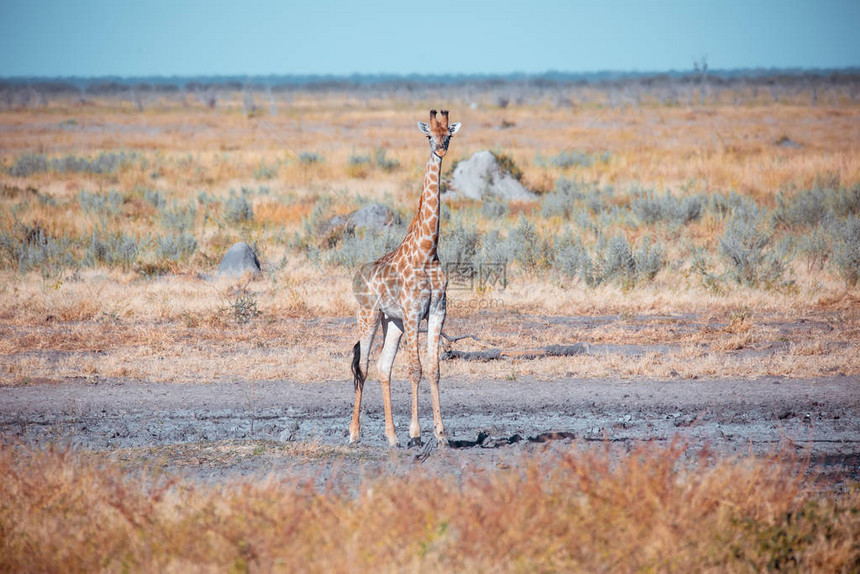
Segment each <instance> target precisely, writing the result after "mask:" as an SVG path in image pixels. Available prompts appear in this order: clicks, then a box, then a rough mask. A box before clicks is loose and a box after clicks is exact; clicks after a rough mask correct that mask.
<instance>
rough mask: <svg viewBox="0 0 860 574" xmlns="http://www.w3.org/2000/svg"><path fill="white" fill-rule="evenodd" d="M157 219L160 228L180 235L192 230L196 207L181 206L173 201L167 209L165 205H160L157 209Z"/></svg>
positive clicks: (191, 204) (189, 205)
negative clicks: (159, 222)
mask: <svg viewBox="0 0 860 574" xmlns="http://www.w3.org/2000/svg"><path fill="white" fill-rule="evenodd" d="M158 217H159V220H160V221H161V226H162V227H164V228H165V229H170V230H174V231H178V232H180V233H181V232H184V231H190V230H191V229H193V228H194V222H195V220H196V219H197V207H196V206H195V205H194V204H193V203H189V204H188V205H185V206H183V205H180V204H179V203H178V202H176V201H174V202H173V203H172V204H171V205H170V207H169V208H168V207H167V205H166V204H165V203H162V204H161V205H160V207H159V209H158Z"/></svg>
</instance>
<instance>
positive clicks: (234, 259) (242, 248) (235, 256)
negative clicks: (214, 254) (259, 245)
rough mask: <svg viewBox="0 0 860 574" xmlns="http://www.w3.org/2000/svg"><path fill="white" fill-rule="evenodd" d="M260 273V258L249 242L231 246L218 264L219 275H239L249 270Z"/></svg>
mask: <svg viewBox="0 0 860 574" xmlns="http://www.w3.org/2000/svg"><path fill="white" fill-rule="evenodd" d="M249 271H250V272H251V273H254V274H257V273H260V260H259V259H257V254H256V253H254V250H253V249H251V247H250V246H249V245H248V244H247V243H243V242H241V241H240V242H239V243H237V244H236V245H234V246H233V247H231V248H230V249H229V250H228V251H227V253H225V254H224V257H223V258H222V259H221V264H220V265H219V266H218V275H219V276H222V277H223V276H230V277H234V276H239V275H243V274H245V273H247V272H249Z"/></svg>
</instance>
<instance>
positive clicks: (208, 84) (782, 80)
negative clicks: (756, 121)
mask: <svg viewBox="0 0 860 574" xmlns="http://www.w3.org/2000/svg"><path fill="white" fill-rule="evenodd" d="M704 82H706V83H708V84H709V85H711V86H714V87H717V86H720V87H733V86H762V87H765V86H774V85H780V86H785V87H792V86H794V87H800V86H803V87H809V86H818V87H823V86H846V85H855V84H857V83H858V82H860V68H843V69H742V70H707V71H703V70H696V71H683V72H679V71H669V72H659V73H657V72H609V71H604V72H584V73H569V72H546V73H543V74H520V73H515V74H506V75H482V74H441V75H429V74H409V75H393V74H354V75H349V76H333V75H269V76H187V77H177V76H172V77H164V76H147V77H119V76H105V77H95V78H81V77H66V78H44V77H14V78H0V90H2V91H17V90H21V89H30V90H38V91H40V92H44V93H46V94H57V95H59V94H87V95H92V96H95V95H111V94H118V93H125V92H128V91H130V90H145V91H147V92H150V93H152V92H162V93H171V92H181V91H185V92H201V91H206V90H218V91H244V90H266V91H294V90H321V91H332V90H343V91H353V90H365V89H369V90H371V91H372V90H374V89H383V90H387V89H392V88H394V89H404V88H405V89H410V88H414V89H428V88H430V89H432V88H441V87H468V88H478V89H481V88H484V89H487V88H490V89H492V88H499V87H504V86H517V87H533V88H556V87H565V86H580V87H581V86H593V87H604V88H609V87H624V86H629V85H639V86H643V87H650V88H656V87H665V86H672V85H675V86H677V85H696V84H701V83H704Z"/></svg>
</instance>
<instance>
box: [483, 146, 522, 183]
mask: <svg viewBox="0 0 860 574" xmlns="http://www.w3.org/2000/svg"><path fill="white" fill-rule="evenodd" d="M490 153H492V154H493V157H495V158H496V161H497V162H498V163H499V169H500V170H501V171H502V173H507V174H509V175H510V176H511V177H513V178H514V179H516V180H517V181H522V179H523V170H521V169H520V167H519V166H518V165H517V162H516V161H514V158H512V157H511V156H509V155H508V154H506V153H503V152H500V151H494V152H490Z"/></svg>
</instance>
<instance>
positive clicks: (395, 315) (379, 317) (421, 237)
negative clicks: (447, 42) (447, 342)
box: [349, 110, 460, 446]
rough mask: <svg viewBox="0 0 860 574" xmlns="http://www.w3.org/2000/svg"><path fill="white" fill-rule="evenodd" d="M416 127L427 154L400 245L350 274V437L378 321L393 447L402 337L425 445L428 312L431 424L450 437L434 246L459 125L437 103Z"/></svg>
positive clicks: (412, 428)
mask: <svg viewBox="0 0 860 574" xmlns="http://www.w3.org/2000/svg"><path fill="white" fill-rule="evenodd" d="M418 128H419V129H420V130H421V131H422V132H423V133H424V135H426V136H427V139H428V140H429V143H430V159H429V160H428V161H427V171H426V173H425V174H424V189H423V191H422V193H421V198H420V200H419V202H418V212H417V213H416V214H415V218H414V219H413V220H412V223H411V224H410V225H409V229H408V231H407V232H406V237H405V238H404V239H403V241H402V242H401V243H400V245H399V246H397V248H395V249H394V250H393V251H391V252H390V253H388V254H387V255H384V256H383V257H381V258H380V259H378V260H377V261H374V262H373V263H367V264H365V265H364V266H362V267H361V268H360V269H359V270H358V271H357V272H356V274H355V278H354V279H353V293H354V294H355V297H356V299H357V300H358V332H359V339H358V342H357V343H356V344H355V346H354V347H353V359H352V373H353V378H354V383H355V405H354V407H353V411H352V422H351V423H350V425H349V442H350V444H352V443H355V442H357V441H358V439H359V430H360V422H359V415H360V411H361V395H362V392H363V390H364V381H365V379H366V378H367V369H368V366H369V364H370V348H371V345H372V344H373V339H374V337H375V335H376V331H377V328H378V327H379V324H380V323H382V337H383V340H384V342H383V346H382V353H381V355H380V357H379V360H378V362H377V364H376V366H377V369H378V371H379V376H380V380H381V382H382V401H383V407H384V410H385V436H386V437H387V438H388V443H389V444H390V445H391V446H399V444H400V442H399V441H398V440H397V434H396V432H395V430H394V419H393V417H392V414H391V367H392V365H393V364H394V358H395V356H396V355H397V350H398V347H399V346H400V339H401V337H402V336H405V349H406V352H407V353H408V356H409V381H410V382H411V383H412V421H411V423H410V425H409V446H420V445H421V444H422V443H421V426H420V425H419V424H418V383H419V382H420V381H421V361H420V359H419V357H418V326H419V324H420V323H421V321H422V320H423V319H424V318H425V317H426V318H427V361H426V362H427V379H428V380H429V382H430V396H431V400H432V402H433V430H434V433H435V436H436V439H437V441H438V442H439V444H440V445H447V444H448V441H447V438H446V437H445V427H444V426H443V425H442V410H441V407H440V406H439V337H440V335H441V333H442V325H443V323H444V322H445V312H446V299H445V289H446V287H447V285H448V279H447V277H445V273H444V271H443V270H442V266H441V264H440V263H439V258H438V256H437V253H436V251H437V247H438V243H439V222H440V213H439V210H440V207H441V199H440V197H439V177H440V175H441V173H442V158H443V157H445V154H446V153H447V151H448V144H449V143H450V141H451V136H453V135H454V134H455V133H457V130H459V129H460V123H459V122H458V123H454V124H450V125H449V124H448V112H447V111H446V110H442V119H441V120H439V119H437V118H436V110H430V123H429V124H428V123H426V122H418Z"/></svg>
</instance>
